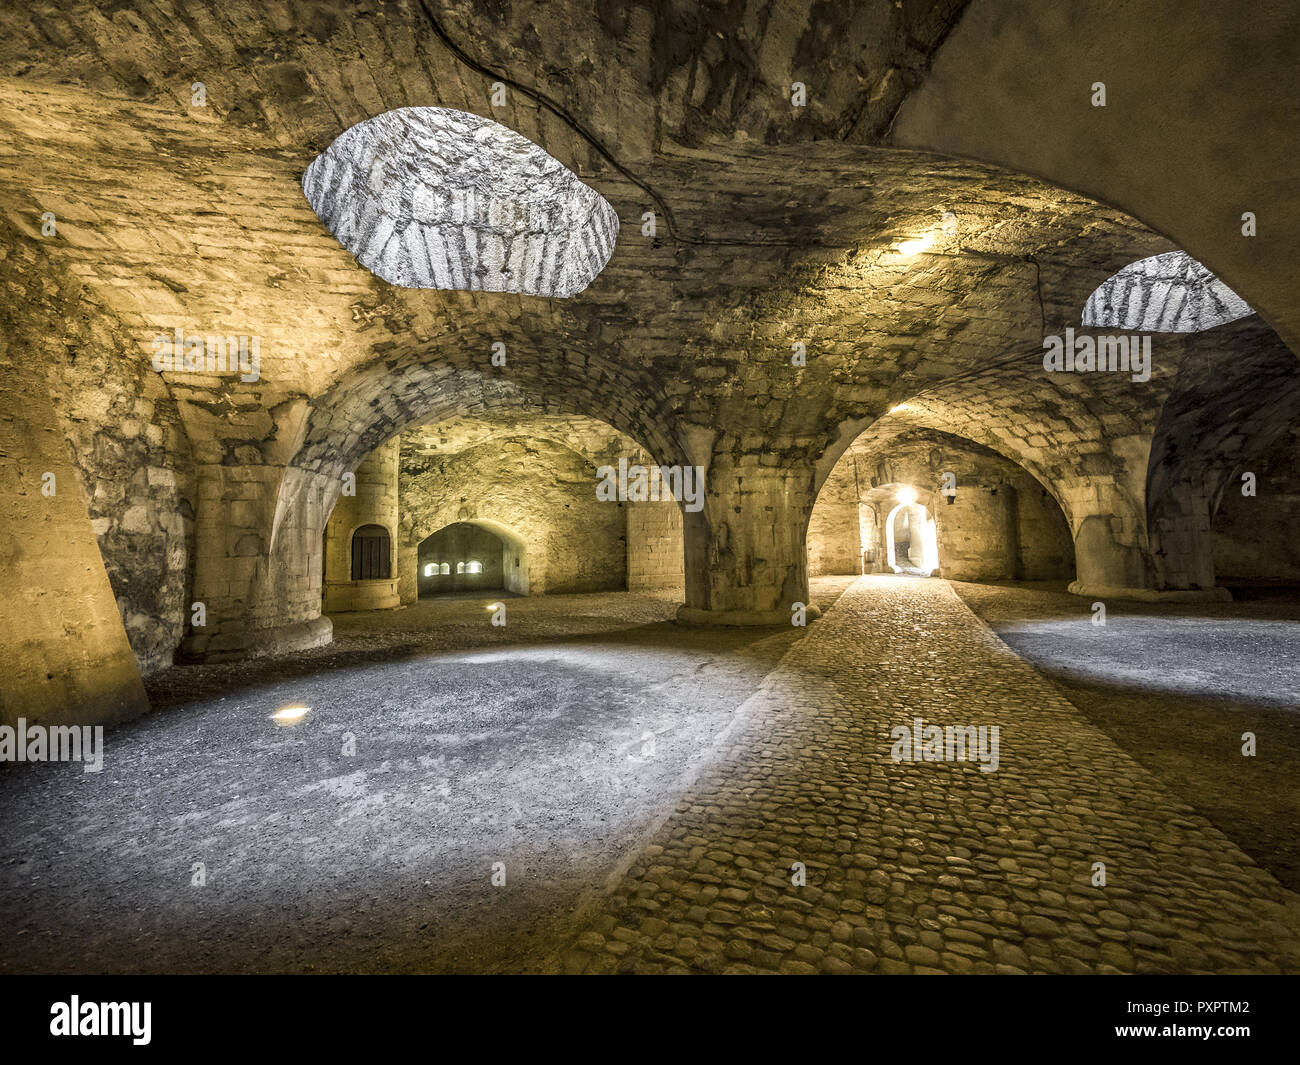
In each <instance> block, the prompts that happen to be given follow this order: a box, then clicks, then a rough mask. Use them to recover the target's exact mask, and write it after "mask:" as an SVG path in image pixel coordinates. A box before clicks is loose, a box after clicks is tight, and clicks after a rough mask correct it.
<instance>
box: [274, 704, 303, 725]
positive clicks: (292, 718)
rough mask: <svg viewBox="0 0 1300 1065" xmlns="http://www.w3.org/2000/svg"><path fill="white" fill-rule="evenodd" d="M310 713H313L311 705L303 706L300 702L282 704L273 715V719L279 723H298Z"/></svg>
mask: <svg viewBox="0 0 1300 1065" xmlns="http://www.w3.org/2000/svg"><path fill="white" fill-rule="evenodd" d="M309 713H311V707H310V706H302V705H300V704H295V705H293V706H282V707H280V709H279V710H277V711H276V712H275V713H274V714H272V715H271V720H272V721H274V722H275V723H276V724H277V725H296V724H298V722H299V721H301V720H302V719H303V718H304V717H306V716H307V715H308V714H309Z"/></svg>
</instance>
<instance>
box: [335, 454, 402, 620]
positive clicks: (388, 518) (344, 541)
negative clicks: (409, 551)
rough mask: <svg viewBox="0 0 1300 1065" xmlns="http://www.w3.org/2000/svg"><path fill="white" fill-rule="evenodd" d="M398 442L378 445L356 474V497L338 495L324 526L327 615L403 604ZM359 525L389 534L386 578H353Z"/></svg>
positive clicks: (388, 607)
mask: <svg viewBox="0 0 1300 1065" xmlns="http://www.w3.org/2000/svg"><path fill="white" fill-rule="evenodd" d="M400 451H401V440H400V438H399V437H393V439H391V440H389V441H388V442H387V443H385V444H380V445H379V447H377V448H375V450H374V451H373V452H371V453H370V455H369V457H367V458H366V460H365V461H364V462H362V463H361V464H360V465H359V466H358V467H357V469H356V478H357V481H356V495H354V496H347V495H340V496H339V499H338V502H337V503H336V504H335V505H334V513H333V514H331V515H330V520H329V523H328V524H327V525H326V527H325V604H324V609H325V612H326V613H330V614H336V613H342V612H344V611H349V610H389V609H391V608H393V607H395V606H399V605H400V604H401V601H402V600H401V595H400V592H399V584H400V576H399V573H398V569H397V567H398V565H399V563H403V562H407V561H409V557H408V556H405V555H404V554H403V553H400V552H399V551H398V540H397V532H398V529H397V518H398V513H397V468H398V460H399V456H400ZM363 525H379V526H381V527H383V528H385V529H387V530H388V558H389V565H390V566H391V567H392V568H391V569H390V570H389V574H388V577H387V578H383V579H379V580H365V581H354V580H353V579H352V534H353V533H355V532H356V531H357V529H359V528H361V526H363Z"/></svg>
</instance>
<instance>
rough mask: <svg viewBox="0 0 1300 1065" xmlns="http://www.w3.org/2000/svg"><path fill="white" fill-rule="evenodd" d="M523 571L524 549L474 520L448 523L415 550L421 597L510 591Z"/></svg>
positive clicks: (417, 578)
mask: <svg viewBox="0 0 1300 1065" xmlns="http://www.w3.org/2000/svg"><path fill="white" fill-rule="evenodd" d="M522 570H523V551H522V548H521V547H520V546H517V545H515V544H513V543H512V542H510V541H509V540H507V539H505V538H503V537H502V536H500V535H498V534H497V533H496V532H495V531H494V530H492V529H488V528H485V527H484V526H482V525H479V524H477V523H474V522H467V521H458V522H453V523H452V524H450V525H445V526H443V527H442V528H441V529H439V530H438V531H437V532H435V533H432V534H431V535H429V536H426V537H425V538H424V539H423V540H421V541H420V544H419V547H418V549H417V552H416V587H417V589H418V593H419V598H421V599H427V598H431V597H433V596H438V595H453V594H458V595H463V594H466V593H473V592H489V591H510V590H513V588H512V585H515V586H517V583H518V578H517V576H516V574H517V573H518V572H519V571H522Z"/></svg>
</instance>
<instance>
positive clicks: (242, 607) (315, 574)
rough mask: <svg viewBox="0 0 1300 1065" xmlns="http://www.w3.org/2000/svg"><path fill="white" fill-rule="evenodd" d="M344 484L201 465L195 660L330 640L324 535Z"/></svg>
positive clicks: (275, 471)
mask: <svg viewBox="0 0 1300 1065" xmlns="http://www.w3.org/2000/svg"><path fill="white" fill-rule="evenodd" d="M337 488H338V482H337V481H334V480H331V479H330V478H326V477H324V476H323V475H321V474H316V473H308V472H307V471H304V470H299V469H296V468H294V467H288V468H286V467H282V466H269V465H254V464H248V465H242V466H224V465H212V464H204V465H201V466H199V467H198V496H199V501H198V514H197V516H196V521H195V536H194V547H195V565H194V599H195V602H197V603H202V604H203V611H204V613H205V615H206V617H205V621H204V624H202V625H194V624H191V627H190V632H189V635H188V636H186V638H185V639H184V641H183V642H182V643H181V653H182V655H183V656H184V657H185V658H187V659H189V660H191V661H194V660H201V661H210V662H215V661H228V660H232V659H238V658H245V657H256V656H258V655H266V654H280V653H283V652H286V651H295V650H302V649H305V648H309V647H319V646H321V645H322V644H326V643H329V641H330V639H331V637H332V633H333V626H332V625H331V623H330V621H329V619H328V618H323V617H321V616H320V592H321V530H322V529H323V527H324V524H325V512H326V501H327V498H328V496H329V494H330V492H331V490H333V491H337Z"/></svg>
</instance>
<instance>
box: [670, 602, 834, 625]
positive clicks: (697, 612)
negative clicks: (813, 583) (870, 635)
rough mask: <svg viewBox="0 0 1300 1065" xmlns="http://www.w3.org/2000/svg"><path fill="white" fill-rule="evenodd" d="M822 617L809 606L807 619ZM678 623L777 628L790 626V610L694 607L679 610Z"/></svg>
mask: <svg viewBox="0 0 1300 1065" xmlns="http://www.w3.org/2000/svg"><path fill="white" fill-rule="evenodd" d="M821 616H822V612H821V610H819V609H818V608H817V607H816V606H814V605H812V604H809V605H808V609H807V612H806V617H807V619H808V620H809V621H816V620H817V619H818V618H819V617H821ZM677 621H678V623H679V624H682V625H724V626H732V627H735V628H742V627H758V626H764V625H767V626H777V625H780V626H782V627H785V626H788V625H789V624H790V611H789V610H701V609H699V608H698V607H693V606H685V605H683V606H680V607H678V608H677Z"/></svg>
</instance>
